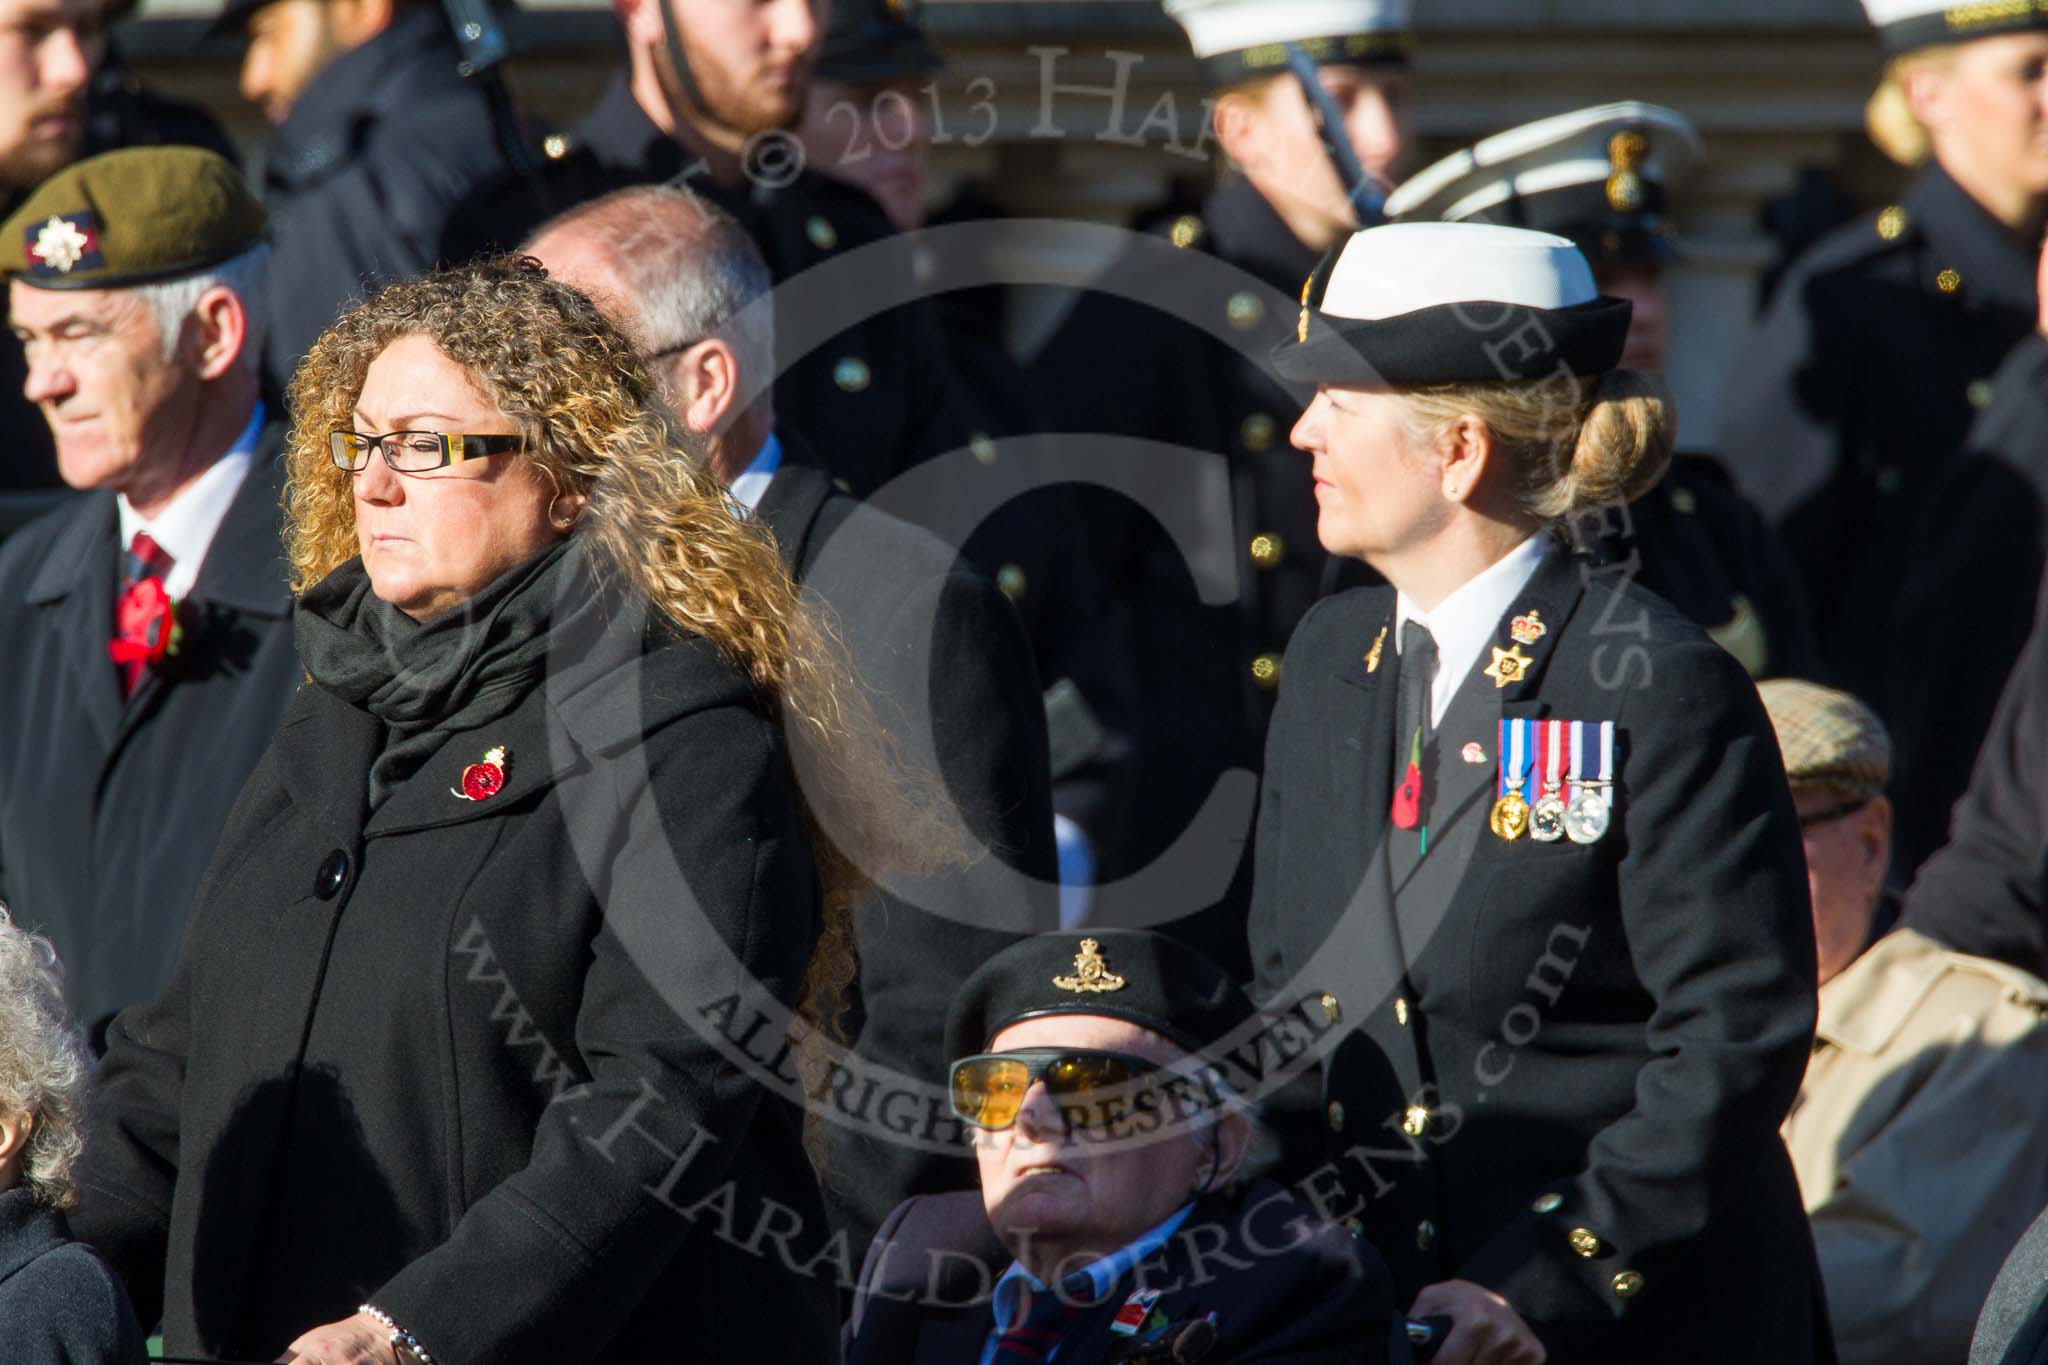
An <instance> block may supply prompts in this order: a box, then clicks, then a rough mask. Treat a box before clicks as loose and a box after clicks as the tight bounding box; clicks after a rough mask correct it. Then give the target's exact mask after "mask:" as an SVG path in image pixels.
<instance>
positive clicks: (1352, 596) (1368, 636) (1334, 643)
mask: <svg viewBox="0 0 2048 1365" xmlns="http://www.w3.org/2000/svg"><path fill="white" fill-rule="evenodd" d="M1393 619H1394V590H1393V589H1392V588H1390V587H1388V586H1386V585H1385V584H1374V585H1373V586H1371V587H1364V588H1347V589H1345V590H1344V591H1343V592H1338V593H1332V594H1330V595H1329V596H1328V597H1325V598H1323V599H1322V600H1321V601H1319V602H1317V603H1316V604H1315V605H1314V606H1312V607H1310V608H1309V609H1308V612H1307V613H1306V614H1305V615H1304V616H1303V617H1302V618H1301V621H1300V623H1299V624H1298V625H1296V626H1295V628H1294V634H1293V635H1292V636H1291V637H1289V639H1288V641H1287V653H1288V654H1289V655H1290V656H1293V655H1296V654H1301V655H1311V654H1322V653H1328V652H1330V651H1333V650H1349V649H1350V648H1351V646H1352V645H1353V644H1356V645H1357V647H1358V649H1359V651H1361V652H1362V651H1364V650H1366V649H1369V648H1370V647H1371V645H1372V641H1373V637H1374V636H1375V635H1377V634H1378V633H1379V629H1380V627H1381V626H1384V625H1388V624H1390V623H1391V622H1392V621H1393Z"/></svg>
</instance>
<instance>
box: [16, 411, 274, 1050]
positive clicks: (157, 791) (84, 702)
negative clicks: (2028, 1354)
mask: <svg viewBox="0 0 2048 1365" xmlns="http://www.w3.org/2000/svg"><path fill="white" fill-rule="evenodd" d="M282 440H283V429H282V427H281V426H279V427H273V428H271V429H270V430H269V431H268V432H267V433H266V434H265V438H264V440H263V443H262V445H261V446H260V448H259V449H258V451H257V454H256V458H255V461H254V463H253V465H252V466H251V468H250V470H249V475H248V478H247V479H246V480H245V481H244V482H243V484H242V487H241V490H240V491H239V492H238V493H237V494H236V496H235V499H234V501H233V503H231V504H230V505H229V507H228V510H227V514H226V516H225V517H224V518H223V519H222V521H221V524H220V529H219V530H218V531H217V532H215V534H214V539H213V543H212V545H210V546H209V547H208V549H207V552H206V560H205V562H204V563H203V564H202V565H201V566H200V570H199V578H198V581H197V582H196V583H194V584H193V587H192V591H191V592H190V593H189V594H187V597H186V600H185V601H184V602H183V603H182V604H181V605H180V609H179V617H180V620H181V621H182V623H183V626H184V632H185V633H184V640H183V642H182V644H180V646H179V648H178V652H177V653H176V654H175V655H174V656H172V657H171V658H170V659H168V660H167V661H166V662H165V664H164V666H163V667H162V668H161V669H159V670H157V671H156V672H153V673H151V674H150V675H149V676H148V677H146V678H145V680H144V681H143V684H142V686H141V687H140V688H139V689H137V691H136V693H135V695H134V696H133V697H131V698H129V699H128V700H127V701H126V702H123V700H122V698H121V683H120V678H119V675H118V673H117V672H116V670H115V667H114V665H113V663H112V662H111V661H110V660H109V659H108V657H107V642H108V641H109V640H111V639H112V638H113V635H114V598H115V596H116V576H117V575H118V573H119V572H120V561H121V546H120V544H119V538H120V520H119V511H118V509H117V508H116V506H115V501H114V495H113V494H112V493H92V494H86V495H83V496H81V497H79V498H77V499H75V500H74V501H72V502H70V503H67V504H66V505H65V506H64V507H63V508H62V509H60V510H59V511H57V512H54V513H52V514H51V515H49V516H47V517H44V518H43V519H42V520H40V521H38V522H35V523H34V524H32V525H30V526H29V527H27V528H26V529H24V530H23V531H21V532H20V533H19V534H17V535H15V536H14V537H12V538H11V539H9V541H8V542H7V544H6V546H5V547H4V548H0V639H4V640H5V641H6V642H7V665H6V667H5V668H4V669H0V900H5V901H6V903H7V904H8V906H9V907H10V908H11V909H12V910H13V912H14V915H15V918H16V920H17V921H18V922H19V923H20V924H22V925H23V926H24V927H26V928H31V929H34V930H36V931H37V932H38V933H42V934H46V935H48V936H49V937H50V939H51V941H52V942H54V943H55V944H56V945H57V952H58V954H59V955H60V956H61V957H62V959H63V961H64V963H65V990H66V992H67V994H68V998H69V1001H70V1004H71V1008H72V1010H73V1012H74V1013H76V1014H77V1016H78V1017H79V1018H80V1019H81V1020H84V1021H85V1022H87V1023H88V1024H91V1025H94V1026H95V1027H99V1026H103V1025H104V1024H105V1021H106V1020H107V1019H108V1018H109V1017H110V1016H112V1015H113V1014H114V1012H115V1011H117V1010H119V1009H121V1008H123V1007H124V1006H127V1005H130V1004H133V1003H135V1002H136V1001H138V1000H146V999H148V998H150V997H151V996H153V995H155V994H156V993H157V992H158V991H160V990H162V989H163V987H164V984H165V983H166V982H167V981H169V980H170V975H171V965H172V962H173V961H174V960H175V958H176V957H177V952H178V942H179V940H180V938H181V937H182V936H183V934H184V929H185V916H186V912H187V911H188V910H189V909H190V907H191V904H192V893H193V891H194V889H195V888H196V887H197V886H198V884H199V877H200V874H201V873H202V872H203V871H205V869H206V864H207V860H208V859H210V858H211V857H212V856H213V846H214V842H215V841H216V840H217V839H218V838H219V837H220V832H221V827H222V825H223V823H224V822H225V821H226V819H227V815H228V810H229V808H230V807H231V806H232V805H233V804H234V801H235V797H236V795H237V794H238V793H239V792H240V791H241V790H242V783H243V781H244V780H245V779H246V778H247V777H248V776H249V772H250V770H251V769H253V768H254V767H255V766H256V761H257V760H258V759H259V758H261V757H262V755H263V751H264V749H265V748H266V747H267V746H268V745H269V744H270V740H271V736H272V735H274V734H275V733H276V731H277V721H278V717H279V716H280V715H282V714H283V712H284V707H285V703H286V701H287V700H288V699H289V698H290V696H291V693H292V689H293V688H294V687H295V686H296V685H297V683H298V680H299V677H300V672H299V665H298V656H297V654H296V653H295V652H294V650H293V646H292V626H291V610H292V605H291V592H290V589H289V587H288V586H287V584H286V574H285V566H284V552H283V547H282V544H281V542H280V540H279V538H278V491H279V488H280V487H281V481H282V479H283V469H282V464H281V462H280V461H279V459H278V457H277V452H278V450H279V447H280V445H281V444H282Z"/></svg>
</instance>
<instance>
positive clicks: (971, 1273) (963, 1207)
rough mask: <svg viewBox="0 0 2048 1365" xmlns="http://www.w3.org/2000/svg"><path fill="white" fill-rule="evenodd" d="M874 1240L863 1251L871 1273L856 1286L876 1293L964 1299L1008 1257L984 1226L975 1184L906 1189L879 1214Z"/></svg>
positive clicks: (982, 1288)
mask: <svg viewBox="0 0 2048 1365" xmlns="http://www.w3.org/2000/svg"><path fill="white" fill-rule="evenodd" d="M885 1238H886V1241H884V1240H883V1239H885ZM877 1245H878V1246H879V1247H880V1250H875V1251H871V1252H870V1253H869V1256H870V1267H869V1269H870V1275H871V1278H870V1280H869V1282H868V1283H865V1284H863V1285H862V1286H861V1287H862V1289H863V1290H864V1291H865V1292H867V1293H869V1294H872V1295H877V1296H890V1295H896V1296H900V1295H902V1294H903V1293H905V1292H908V1291H915V1292H916V1293H918V1294H921V1295H930V1296H931V1297H932V1298H934V1299H936V1300H938V1301H939V1302H942V1303H953V1302H956V1301H958V1302H965V1301H967V1300H968V1299H970V1298H972V1297H974V1296H975V1295H977V1294H979V1295H985V1294H986V1292H987V1291H988V1289H989V1288H990V1287H992V1286H993V1285H994V1283H995V1278H996V1275H998V1274H999V1273H1001V1269H1002V1267H1004V1266H1007V1265H1008V1264H1009V1262H1010V1260H1011V1257H1010V1253H1009V1252H1008V1251H1007V1250H1005V1249H1004V1247H1003V1245H1002V1243H1001V1242H1000V1241H999V1240H998V1239H997V1237H996V1234H995V1229H994V1228H992V1227H991V1226H989V1221H988V1211H987V1210H986V1209H985V1208H984V1207H983V1205H982V1202H981V1191H980V1190H954V1191H951V1192H949V1193H946V1194H919V1195H912V1196H911V1197H910V1198H909V1199H906V1200H904V1201H903V1202H902V1203H901V1204H898V1205H897V1206H896V1208H895V1209H894V1210H893V1211H892V1212H891V1213H890V1214H889V1216H888V1217H887V1218H886V1219H884V1220H883V1222H882V1227H881V1231H880V1233H879V1234H878V1235H877ZM938 1253H944V1254H943V1255H940V1254H938ZM956 1280H957V1281H958V1283H955V1282H954V1281H956ZM969 1280H973V1281H974V1284H972V1285H970V1284H969V1283H968V1281H969ZM954 1290H960V1291H965V1292H962V1293H960V1294H957V1295H956V1294H955V1293H953V1292H951V1291H954Z"/></svg>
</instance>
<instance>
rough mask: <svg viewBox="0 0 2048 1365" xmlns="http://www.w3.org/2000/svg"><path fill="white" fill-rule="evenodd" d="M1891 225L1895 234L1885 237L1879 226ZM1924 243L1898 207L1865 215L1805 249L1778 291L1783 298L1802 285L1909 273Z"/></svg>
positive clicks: (1917, 228)
mask: <svg viewBox="0 0 2048 1365" xmlns="http://www.w3.org/2000/svg"><path fill="white" fill-rule="evenodd" d="M1894 213H1896V214H1899V215H1901V220H1891V219H1887V217H1886V215H1887V214H1894ZM1894 221H1897V222H1898V223H1899V226H1898V230H1897V231H1896V232H1893V233H1892V234H1891V235H1889V236H1887V235H1886V233H1885V232H1884V231H1882V230H1880V224H1883V225H1885V226H1886V227H1889V226H1891V225H1892V223H1893V222H1894ZM1926 240H1927V238H1926V234H1925V233H1924V231H1923V230H1922V229H1921V226H1920V224H1919V223H1918V222H1917V221H1916V220H1915V219H1914V217H1913V216H1912V215H1911V214H1908V213H1906V212H1905V210H1904V209H1902V208H1899V207H1898V206H1897V205H1892V206H1889V207H1887V208H1884V209H1879V210H1877V211H1875V212H1872V213H1866V214H1864V215H1862V216H1861V217H1859V218H1854V219H1851V220H1850V221H1849V222H1847V223H1844V224H1842V225H1841V226H1840V227H1838V228H1835V229H1834V230H1833V231H1831V232H1829V233H1828V234H1827V235H1826V236H1824V237H1822V238H1821V239H1820V240H1819V241H1817V242H1815V243H1814V244H1813V245H1812V246H1811V247H1808V248H1807V249H1806V251H1805V253H1804V254H1802V255H1801V256H1800V257H1799V259H1798V260H1796V261H1794V262H1793V263H1792V266H1791V268H1790V269H1789V270H1787V271H1786V272H1785V278H1784V280H1783V281H1782V282H1781V283H1780V284H1779V285H1778V291H1779V293H1780V294H1781V295H1782V294H1784V293H1785V291H1787V290H1791V289H1796V288H1799V287H1801V286H1802V285H1808V284H1815V283H1820V282H1823V281H1826V280H1829V279H1831V278H1835V277H1842V276H1857V275H1862V274H1866V273H1869V272H1871V271H1882V270H1885V269H1887V268H1895V269H1900V270H1905V269H1909V268H1910V266H1909V264H1908V262H1909V260H1910V255H1911V253H1912V252H1913V251H1915V250H1917V249H1918V248H1919V247H1921V246H1922V245H1924V244H1925V242H1926Z"/></svg>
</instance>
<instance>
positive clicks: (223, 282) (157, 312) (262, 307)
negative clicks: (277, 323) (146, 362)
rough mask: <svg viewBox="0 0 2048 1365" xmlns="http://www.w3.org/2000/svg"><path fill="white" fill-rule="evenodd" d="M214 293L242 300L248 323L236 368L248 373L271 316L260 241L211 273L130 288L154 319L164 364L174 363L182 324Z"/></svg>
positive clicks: (266, 254) (265, 251)
mask: <svg viewBox="0 0 2048 1365" xmlns="http://www.w3.org/2000/svg"><path fill="white" fill-rule="evenodd" d="M214 288H222V289H227V290H229V291H230V292H232V293H233V294H234V296H235V297H236V298H238V299H240V300H241V301H242V312H243V313H244V314H245V315H246V316H247V318H248V321H247V323H245V324H244V326H245V328H246V334H245V335H244V337H243V338H242V351H241V354H240V355H239V356H237V357H236V359H235V363H236V365H238V366H241V367H243V368H246V369H248V370H250V371H252V372H253V371H254V370H255V369H256V367H257V365H258V364H259V363H260V362H261V359H262V356H263V333H264V329H265V327H266V326H267V324H268V321H269V317H270V248H269V246H267V245H265V244H264V243H261V242H259V243H257V244H256V245H255V246H253V247H250V248H249V249H248V250H247V251H244V252H243V253H242V254H241V255H239V256H230V257H229V258H228V259H227V260H225V261H222V262H221V263H220V264H219V265H217V266H214V267H212V268H211V269H208V270H202V271H200V272H198V273H197V274H194V275H180V276H178V277H177V278H176V279H172V280H158V281H156V282H154V283H152V284H140V285H137V286H135V293H136V296H137V297H138V298H140V299H141V300H142V303H143V306H144V307H146V308H147V309H149V311H150V313H151V314H152V315H154V316H155V318H156V326H157V332H158V334H159V335H160V336H161V337H162V338H163V348H164V359H165V360H167V361H168V360H174V359H176V358H177V354H178V343H179V341H180V340H181V339H182V338H183V337H184V335H185V320H186V319H187V318H189V317H191V316H192V310H193V309H195V308H197V307H198V306H199V300H200V297H201V296H202V295H204V294H205V293H206V291H207V290H209V289H214Z"/></svg>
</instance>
